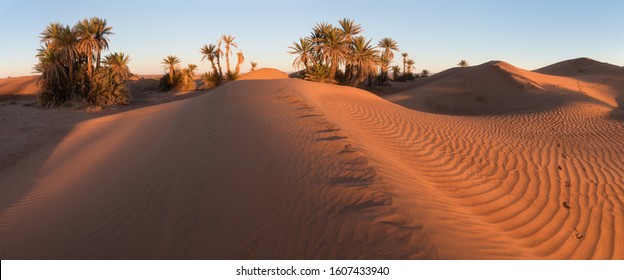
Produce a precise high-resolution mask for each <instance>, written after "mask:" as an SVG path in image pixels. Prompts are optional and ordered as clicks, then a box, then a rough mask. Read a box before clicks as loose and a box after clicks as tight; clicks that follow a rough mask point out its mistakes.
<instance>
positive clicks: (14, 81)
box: [0, 76, 39, 98]
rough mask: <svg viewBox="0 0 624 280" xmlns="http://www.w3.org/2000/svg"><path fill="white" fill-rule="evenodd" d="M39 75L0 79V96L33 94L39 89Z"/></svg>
mask: <svg viewBox="0 0 624 280" xmlns="http://www.w3.org/2000/svg"><path fill="white" fill-rule="evenodd" d="M38 77H39V76H22V77H13V78H7V79H0V98H7V97H17V96H20V95H35V94H37V92H38V91H39V86H37V78H38Z"/></svg>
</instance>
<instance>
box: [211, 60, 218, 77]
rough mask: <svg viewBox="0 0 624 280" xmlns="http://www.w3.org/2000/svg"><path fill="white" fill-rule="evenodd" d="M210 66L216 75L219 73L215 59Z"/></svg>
mask: <svg viewBox="0 0 624 280" xmlns="http://www.w3.org/2000/svg"><path fill="white" fill-rule="evenodd" d="M210 65H211V66H212V71H213V72H214V73H215V74H216V73H217V67H216V66H215V62H214V59H211V60H210Z"/></svg>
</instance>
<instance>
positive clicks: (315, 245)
mask: <svg viewBox="0 0 624 280" xmlns="http://www.w3.org/2000/svg"><path fill="white" fill-rule="evenodd" d="M542 69H545V68H542ZM553 69H554V68H553ZM557 69H558V68H557ZM553 71H555V70H553ZM556 71H558V70H556ZM542 72H544V71H542ZM546 72H548V71H546ZM241 78H242V79H244V80H246V81H236V82H230V83H227V84H225V85H223V86H221V87H219V88H217V89H215V90H214V91H212V92H209V93H207V94H203V95H201V96H197V97H194V98H189V99H185V100H181V101H175V102H170V103H166V104H160V105H154V106H150V107H145V108H139V109H135V110H130V111H127V112H122V113H117V114H112V115H109V116H103V117H99V118H93V119H91V120H87V121H84V122H80V123H78V124H77V125H75V126H73V127H72V128H71V130H70V131H68V132H67V133H65V134H61V135H57V137H54V138H47V139H46V141H43V142H41V143H40V144H39V145H38V146H36V147H34V148H32V150H31V151H29V152H25V153H23V154H20V155H19V156H18V157H17V158H16V159H15V160H14V162H15V164H12V165H8V166H5V167H3V168H0V186H3V187H2V188H0V240H2V241H3V245H2V249H1V250H0V257H1V258H2V259H22V258H27V259H83V258H84V259H624V245H622V244H623V243H622V242H621V240H624V219H623V218H622V216H623V215H624V156H622V155H623V154H624V142H622V141H621V139H624V125H623V123H624V116H623V114H622V103H621V98H622V91H621V90H620V89H621V87H622V85H623V84H622V83H621V81H622V75H621V74H619V72H617V71H616V72H609V73H606V72H602V71H596V72H595V73H594V75H593V78H591V79H589V80H584V79H578V78H576V77H567V76H566V77H564V76H555V75H551V74H545V73H538V72H532V71H527V70H523V69H520V68H517V67H514V66H513V65H510V64H507V63H505V62H489V63H485V64H482V65H479V66H474V67H467V68H456V69H450V70H447V71H444V72H442V73H440V74H437V75H434V76H432V77H429V78H426V79H420V80H419V81H418V82H416V83H417V84H418V86H415V87H414V88H410V89H407V90H406V91H403V92H399V93H397V94H393V95H389V96H387V97H386V99H384V98H381V97H379V96H376V95H374V94H371V93H370V92H367V91H364V90H360V89H355V88H351V87H344V86H335V85H327V84H318V83H312V82H307V81H303V80H299V79H290V78H288V77H287V76H286V74H284V73H281V72H279V71H277V70H273V69H260V70H257V71H254V72H253V73H249V74H245V75H242V77H241ZM416 83H415V84H416ZM390 101H392V102H390ZM7 106H10V105H7ZM1 110H2V108H1V107H0V112H2V111H1ZM33 110H36V109H34V108H33ZM0 167H2V166H1V165H0Z"/></svg>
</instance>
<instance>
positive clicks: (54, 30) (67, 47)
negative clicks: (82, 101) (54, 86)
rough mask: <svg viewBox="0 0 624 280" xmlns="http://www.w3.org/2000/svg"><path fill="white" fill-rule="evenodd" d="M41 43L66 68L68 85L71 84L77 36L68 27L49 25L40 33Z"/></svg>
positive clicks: (58, 24)
mask: <svg viewBox="0 0 624 280" xmlns="http://www.w3.org/2000/svg"><path fill="white" fill-rule="evenodd" d="M40 38H41V42H43V43H45V49H46V51H48V52H54V53H55V57H56V60H57V61H58V62H60V63H61V64H62V65H65V66H67V68H68V70H69V71H68V72H69V73H68V74H69V75H68V76H69V81H70V83H71V82H73V80H74V79H73V75H74V68H73V67H74V63H75V62H76V57H77V55H78V50H77V43H78V35H77V33H76V32H74V31H73V30H72V29H71V28H69V26H68V25H66V26H63V25H61V24H60V23H51V24H50V25H48V26H47V27H46V29H45V30H44V31H43V32H41V37H40Z"/></svg>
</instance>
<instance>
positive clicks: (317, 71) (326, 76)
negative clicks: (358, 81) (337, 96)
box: [305, 63, 336, 84]
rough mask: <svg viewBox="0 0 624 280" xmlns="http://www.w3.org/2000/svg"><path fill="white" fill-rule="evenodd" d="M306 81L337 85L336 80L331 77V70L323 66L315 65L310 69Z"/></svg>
mask: <svg viewBox="0 0 624 280" xmlns="http://www.w3.org/2000/svg"><path fill="white" fill-rule="evenodd" d="M305 79H306V80H308V81H312V82H319V83H326V84H336V80H334V78H333V77H332V75H331V69H329V67H327V66H325V65H323V64H320V63H318V64H315V65H314V66H312V67H310V69H308V71H307V73H306V74H305Z"/></svg>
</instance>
